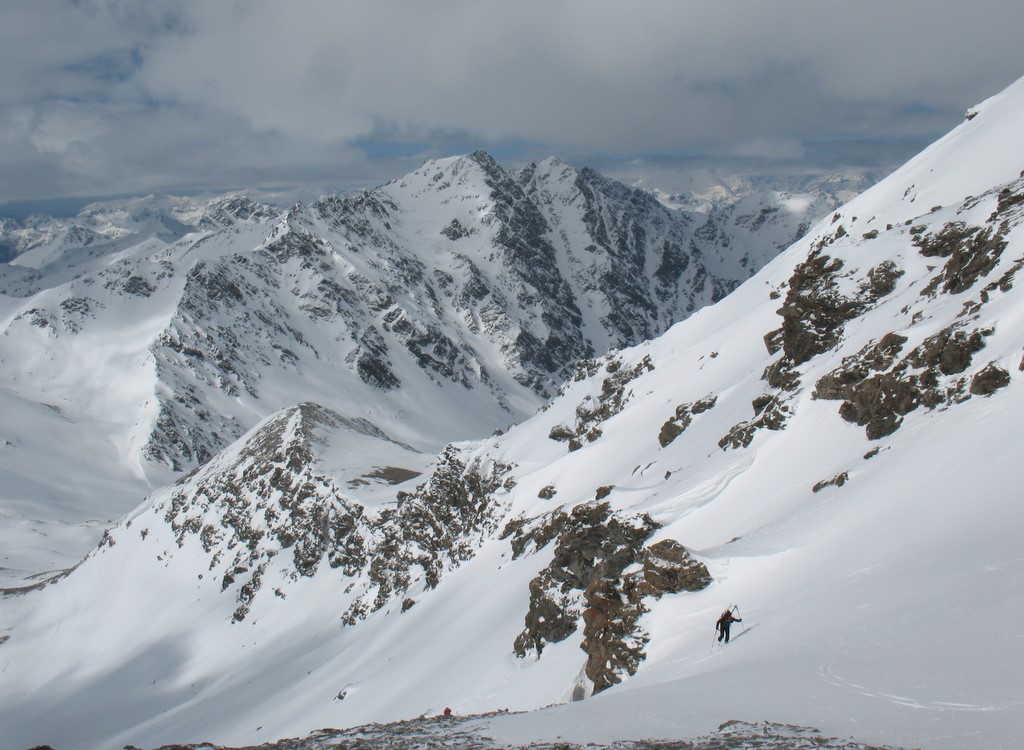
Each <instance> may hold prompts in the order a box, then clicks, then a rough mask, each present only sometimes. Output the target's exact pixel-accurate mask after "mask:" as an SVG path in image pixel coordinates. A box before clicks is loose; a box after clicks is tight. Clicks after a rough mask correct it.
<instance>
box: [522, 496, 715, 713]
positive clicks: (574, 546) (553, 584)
mask: <svg viewBox="0 0 1024 750" xmlns="http://www.w3.org/2000/svg"><path fill="white" fill-rule="evenodd" d="M657 528H658V526H657V524H656V523H655V522H654V521H652V520H651V519H650V517H648V516H647V515H639V516H637V515H627V514H623V513H618V512H615V511H612V510H611V508H610V506H609V504H608V503H606V502H605V503H602V502H598V501H592V502H590V503H586V504H583V505H578V506H576V507H575V508H573V509H572V510H571V511H565V510H562V509H559V510H556V511H553V512H552V513H548V514H545V515H543V516H539V517H537V518H533V519H515V520H513V521H510V522H509V523H508V524H507V525H506V527H505V530H504V532H503V534H502V538H506V539H509V540H510V543H511V545H512V551H513V559H517V558H519V557H521V556H522V555H524V554H535V553H537V552H538V551H540V550H541V549H544V548H546V547H547V546H548V545H550V544H551V543H552V542H553V543H554V550H553V554H552V559H551V562H550V563H549V564H548V565H547V567H545V568H544V570H542V571H541V573H540V574H539V575H538V576H537V577H536V578H534V579H533V580H532V581H531V582H530V606H529V610H528V611H527V613H526V617H525V627H524V629H523V631H522V632H521V633H520V634H519V636H518V637H517V638H516V641H515V644H514V649H515V652H516V654H517V655H518V656H520V657H524V656H526V655H527V653H530V652H534V653H536V654H537V655H538V656H540V655H541V653H542V652H543V650H544V646H545V644H548V643H558V642H560V641H563V640H565V639H566V638H568V637H569V636H571V635H572V634H573V633H575V632H577V630H578V628H579V623H580V619H581V618H582V621H583V642H582V644H581V648H582V649H583V650H584V651H585V652H586V653H587V663H586V666H585V673H586V675H587V678H588V679H589V680H590V681H591V683H592V684H593V686H594V688H593V690H594V692H595V693H598V692H600V691H602V690H605V689H607V688H609V687H611V686H612V685H615V684H617V683H619V682H621V681H622V678H623V676H625V675H632V674H635V672H636V670H637V669H638V667H639V665H640V663H641V662H642V661H643V659H644V658H645V653H644V646H645V645H646V644H647V642H648V640H649V639H648V636H647V634H646V633H645V632H644V631H643V629H642V628H640V627H639V624H638V621H639V619H640V617H641V615H643V614H644V613H645V612H647V611H649V610H648V607H647V605H646V604H645V600H647V599H648V598H652V597H653V598H660V597H661V596H663V595H664V594H667V593H679V592H681V591H698V590H700V589H702V588H705V587H707V586H708V585H709V584H710V583H711V576H710V575H709V574H708V571H707V568H706V567H705V566H704V564H703V563H700V562H698V561H696V560H694V559H693V558H692V557H691V556H690V554H689V552H687V550H686V549H685V548H684V547H683V546H682V545H681V544H679V543H678V542H676V541H674V540H671V539H666V540H663V541H661V542H658V543H657V544H654V545H651V546H649V547H648V546H645V545H646V542H647V540H648V539H649V538H650V536H651V535H652V534H653V533H654V532H655V531H656V530H657ZM634 567H636V568H638V569H637V570H630V571H629V572H627V569H630V568H634Z"/></svg>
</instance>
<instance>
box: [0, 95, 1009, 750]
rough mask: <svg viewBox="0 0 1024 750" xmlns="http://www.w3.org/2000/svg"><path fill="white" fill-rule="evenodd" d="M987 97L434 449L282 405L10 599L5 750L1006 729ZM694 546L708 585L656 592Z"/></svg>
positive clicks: (6, 604)
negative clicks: (652, 329)
mask: <svg viewBox="0 0 1024 750" xmlns="http://www.w3.org/2000/svg"><path fill="white" fill-rule="evenodd" d="M976 112H977V114H976V115H975V116H974V117H972V118H971V119H970V120H968V121H967V122H965V123H963V124H962V125H961V126H960V127H958V128H957V129H956V130H954V131H953V132H952V133H951V134H950V135H949V136H947V137H946V138H944V139H943V140H941V141H940V142H938V143H937V144H936V145H935V146H933V147H932V148H930V149H929V150H928V151H926V152H924V153H923V154H922V155H921V156H920V157H918V158H917V159H915V160H913V161H912V162H910V163H909V164H908V165H907V166H906V167H904V168H903V169H901V170H899V171H898V172H896V173H895V174H894V175H892V176H891V177H890V178H888V179H887V180H885V181H883V182H882V183H880V184H879V185H878V186H876V187H875V188H873V189H871V190H869V191H868V192H867V193H865V194H864V195H863V196H861V197H860V198H857V199H855V200H854V201H853V202H851V203H850V204H848V205H847V206H845V207H843V208H842V209H841V210H839V211H837V212H836V215H835V216H830V217H828V218H826V219H825V220H824V221H822V222H821V223H820V224H819V225H817V226H816V227H815V228H814V229H813V230H812V231H811V232H810V233H809V235H808V236H807V237H806V238H805V239H804V240H801V241H800V242H798V243H797V244H796V245H794V246H793V247H792V248H790V249H789V250H788V251H786V252H785V253H784V254H783V255H781V256H780V257H778V258H777V259H776V260H774V261H772V262H771V263H770V264H769V265H768V266H767V267H765V268H764V269H763V270H762V271H761V272H760V273H758V274H757V275H756V276H755V277H754V278H752V279H751V280H750V281H748V282H747V283H745V284H744V285H743V286H741V287H740V288H739V289H738V290H737V291H736V292H734V293H733V294H731V295H729V296H728V297H726V298H725V299H724V300H722V301H721V302H719V303H718V304H716V305H714V306H711V307H707V308H704V309H703V310H701V311H699V312H698V313H696V314H695V315H693V316H692V317H691V318H689V319H688V320H686V321H684V322H683V323H680V324H678V325H676V326H674V327H673V328H671V329H670V330H669V331H668V332H667V333H666V334H664V335H663V336H661V337H659V338H657V339H655V340H653V341H651V342H649V343H647V344H643V345H641V346H638V347H635V348H631V349H627V350H624V351H622V352H620V353H618V354H613V355H609V356H607V357H603V358H599V359H597V360H593V361H590V362H585V363H583V364H582V365H581V366H580V368H579V370H578V375H577V376H576V377H573V378H571V379H570V381H569V382H568V383H567V384H566V385H565V387H564V388H563V389H562V393H561V394H560V396H559V397H558V398H556V399H555V400H554V401H553V402H552V403H551V405H550V406H549V407H548V408H547V409H545V410H543V411H541V412H539V413H538V414H537V415H536V416H535V417H533V418H532V419H529V420H527V421H525V422H523V423H522V424H520V425H518V426H516V427H513V428H511V429H510V430H509V431H508V432H507V433H506V434H504V435H500V436H495V437H492V438H491V439H489V440H485V441H480V442H471V443H462V444H458V445H456V446H453V447H451V448H449V449H448V450H446V451H445V452H444V453H443V454H442V455H440V456H438V457H437V458H435V459H433V463H432V466H431V467H429V468H428V467H427V466H426V464H427V462H428V459H426V458H425V456H424V455H423V454H422V453H419V452H417V451H415V450H412V449H410V448H409V447H408V446H403V445H401V444H400V443H397V442H395V440H392V439H388V438H387V436H385V435H383V434H381V433H380V432H379V431H377V430H375V429H374V428H373V427H372V426H370V425H368V424H366V423H365V422H353V421H351V420H346V419H344V418H343V417H344V416H360V415H338V414H332V413H330V412H328V411H326V410H324V409H322V408H321V407H318V406H315V405H312V404H304V405H302V406H300V407H297V408H294V409H290V410H287V411H285V412H282V413H279V414H277V415H274V416H272V417H270V418H269V419H267V420H265V421H264V422H262V423H261V424H260V425H258V426H257V427H256V428H254V429H253V430H251V431H250V432H249V433H248V434H247V435H246V437H244V438H243V439H242V440H240V441H238V442H237V443H235V444H233V445H232V446H231V447H230V448H229V449H227V450H225V451H223V452H222V453H221V454H219V455H218V456H217V457H216V458H215V459H214V460H213V461H211V462H210V463H209V464H207V465H206V466H204V467H203V468H202V469H201V470H199V471H197V472H196V473H194V474H193V475H191V476H189V477H187V478H184V479H182V480H181V481H180V482H179V483H178V484H176V485H174V486H171V487H168V488H165V489H162V490H160V491H158V492H157V493H155V494H154V495H153V496H152V497H151V498H150V500H149V501H147V503H145V504H143V505H142V506H140V507H139V508H138V509H137V510H136V511H135V512H134V513H133V514H132V515H131V516H130V517H129V518H127V519H125V520H124V521H123V522H121V523H120V524H118V525H117V526H115V527H114V528H113V529H111V531H110V532H109V534H108V535H107V537H106V539H105V543H104V544H103V546H102V547H101V548H100V549H98V550H96V551H95V552H93V553H92V554H91V555H90V556H89V557H88V558H87V559H86V560H85V562H84V563H83V564H82V565H81V566H80V567H78V568H77V569H76V570H74V571H73V572H71V573H70V575H68V576H67V577H66V578H64V579H62V580H58V581H55V582H53V583H50V584H49V585H46V586H44V587H42V588H40V589H38V590H33V591H27V592H21V593H13V594H11V595H8V596H5V597H4V598H3V599H2V600H0V639H5V640H4V642H2V643H0V724H2V725H3V726H4V728H5V742H6V743H7V744H8V745H9V746H10V747H12V748H22V747H29V746H31V745H33V744H40V743H43V742H45V743H49V744H51V745H52V746H54V747H58V748H60V747H66V746H74V747H79V748H85V749H88V748H107V747H121V746H123V745H124V744H127V743H131V744H134V745H137V746H154V745H156V744H159V743H168V742H178V743H181V742H198V741H200V740H209V741H214V742H217V743H219V744H227V743H231V744H242V743H245V744H252V743H256V742H264V741H269V740H271V739H275V738H278V737H283V736H297V735H302V734H304V733H306V732H309V731H311V730H313V729H315V728H318V727H324V726H350V725H355V724H360V723H365V722H370V721H386V720H394V719H399V718H409V717H415V716H419V715H421V714H425V713H426V714H436V713H439V712H440V711H441V710H442V709H443V708H444V707H445V706H450V707H452V708H453V709H454V710H455V711H456V712H458V713H475V712H481V711H487V710H493V709H500V708H509V709H514V710H523V709H536V708H541V707H545V706H550V705H551V704H564V705H558V706H554V707H550V708H547V709H546V710H543V711H537V712H533V713H529V714H525V715H508V716H499V717H492V718H487V719H482V720H480V721H481V723H480V726H481V727H482V728H484V729H486V733H488V734H489V735H491V736H493V737H495V738H496V739H498V740H500V741H503V742H529V741H538V740H544V741H554V740H555V739H556V738H558V739H560V740H564V741H573V742H586V741H610V740H614V739H623V738H640V737H652V738H659V737H660V738H668V737H692V736H696V735H698V734H703V733H706V732H708V731H709V730H712V729H714V728H715V727H716V726H718V725H719V724H720V723H722V722H724V721H726V720H729V719H742V720H750V721H758V720H763V719H768V720H771V721H779V722H792V723H796V724H804V725H813V726H816V727H819V728H821V729H822V730H823V731H825V732H826V733H828V734H831V735H835V736H840V737H845V736H851V735H852V736H856V737H857V738H858V739H859V740H862V741H865V742H871V743H880V744H881V743H884V744H889V745H898V746H902V747H920V748H925V749H927V750H943V749H948V750H954V749H961V748H965V747H970V748H977V749H979V750H995V749H997V748H1010V747H1017V746H1019V744H1020V735H1021V729H1022V728H1024V683H1022V682H1021V680H1020V678H1019V674H1020V670H1021V667H1022V666H1024V665H1022V654H1024V651H1022V648H1021V646H1022V637H1024V636H1021V634H1020V633H1019V632H1018V629H1017V628H1016V626H1015V623H1016V622H1017V621H1019V620H1020V619H1021V618H1022V616H1024V588H1022V587H1021V581H1022V580H1024V554H1022V552H1021V544H1020V539H1019V535H1020V530H1021V529H1022V528H1024V506H1022V505H1021V503H1020V502H1019V500H1018V497H1017V496H1018V494H1019V493H1018V490H1017V484H1018V481H1017V480H1018V474H1019V472H1018V471H1017V469H1016V457H1015V456H1014V455H1013V448H1014V446H1015V445H1016V443H1017V440H1016V439H1015V438H1016V435H1017V433H1018V431H1019V425H1020V424H1021V423H1022V419H1024V399H1022V398H1021V393H1022V391H1021V388H1022V387H1024V386H1022V380H1021V365H1022V355H1024V320H1022V312H1021V311H1022V310H1024V298H1022V295H1024V289H1022V287H1021V286H1020V284H1019V282H1020V279H1019V278H1017V277H1016V275H1017V273H1018V271H1019V270H1020V268H1022V267H1024V229H1022V224H1024V177H1021V176H1020V175H1021V170H1022V169H1024V143H1022V142H1021V141H1020V139H1019V137H1018V135H1017V134H1019V133H1020V132H1024V80H1022V81H1020V82H1018V83H1017V84H1015V85H1014V86H1012V87H1011V88H1010V89H1008V90H1007V91H1005V92H1003V93H1002V94H1000V95H999V96H996V97H994V98H992V99H990V100H989V101H987V102H985V103H983V104H982V105H980V106H979V107H977V108H976ZM875 230H877V233H876V232H875ZM318 456H320V457H321V458H318ZM368 457H369V459H368ZM367 462H368V463H369V465H367ZM362 466H366V468H365V469H363V468H360V467H362ZM396 469H404V470H405V471H404V472H403V471H395V470H396ZM417 471H426V473H425V474H424V475H423V476H420V477H413V476H412V472H417ZM406 477H409V478H408V479H407V478H406ZM361 478H362V479H364V480H365V481H367V482H369V484H368V485H365V486H364V485H361V484H359V482H358V481H355V480H359V479H361ZM389 482H399V483H398V484H389ZM677 544H681V545H684V546H685V548H686V549H687V550H689V553H690V555H692V557H693V558H695V560H696V561H698V562H700V563H703V564H704V565H705V566H706V568H707V572H708V573H709V574H710V576H711V577H712V579H713V581H712V582H711V583H710V585H707V586H706V587H703V588H701V587H700V585H698V586H694V587H693V588H694V589H695V590H684V589H680V588H676V587H669V588H666V587H665V586H663V585H660V584H659V586H655V585H654V584H655V582H656V580H661V579H672V577H673V571H678V570H679V566H676V567H673V565H672V564H665V565H664V566H663V567H662V568H661V569H660V570H659V569H658V567H657V566H658V565H659V564H661V563H659V562H658V561H659V560H662V561H664V560H666V559H667V557H665V555H667V554H668V553H667V552H665V550H669V552H671V551H675V552H678V550H679V547H678V546H677ZM659 550H661V551H660V552H659ZM656 553H657V554H656ZM659 555H661V556H660V557H659ZM684 560H685V558H684ZM680 565H682V564H681V563H680ZM652 566H653V567H652ZM672 591H676V592H677V593H672ZM729 605H737V606H738V608H739V615H740V616H741V617H742V619H743V622H742V623H740V624H737V625H736V626H734V629H733V636H734V640H733V642H732V643H730V644H729V645H728V646H718V645H713V640H712V638H713V628H714V622H715V619H716V618H717V616H718V614H719V613H720V612H721V611H722V610H723V609H724V608H726V607H727V606H729ZM581 647H585V648H586V649H587V650H581ZM517 652H518V654H517ZM599 680H600V681H602V682H601V684H600V685H599V684H598V681H599ZM616 683H617V684H616ZM604 684H610V685H611V686H610V687H608V688H607V689H605V690H603V691H600V692H598V693H597V694H596V695H592V692H593V689H594V688H595V687H601V686H603V685H604ZM574 697H575V698H578V697H585V699H584V700H580V701H573V698H574Z"/></svg>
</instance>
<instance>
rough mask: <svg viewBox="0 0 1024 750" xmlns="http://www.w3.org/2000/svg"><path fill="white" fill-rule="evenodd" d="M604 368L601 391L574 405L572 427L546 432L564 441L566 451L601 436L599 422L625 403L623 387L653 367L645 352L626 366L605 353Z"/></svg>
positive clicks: (611, 415) (558, 426)
mask: <svg viewBox="0 0 1024 750" xmlns="http://www.w3.org/2000/svg"><path fill="white" fill-rule="evenodd" d="M604 369H605V372H607V373H608V376H607V377H606V378H605V379H604V380H603V381H602V382H601V392H600V393H599V394H598V395H597V396H587V397H586V398H585V399H584V400H583V402H582V403H581V404H580V405H579V406H577V407H576V424H575V425H574V426H572V427H568V426H566V425H557V426H556V427H554V428H552V430H551V432H550V433H549V435H548V437H550V438H551V439H552V440H568V442H569V450H570V451H575V450H579V449H580V448H582V447H583V446H584V445H585V444H586V443H592V442H594V441H595V440H597V439H598V438H600V437H601V435H602V434H603V431H602V429H601V428H600V426H599V425H600V424H601V423H602V422H605V421H606V420H608V419H611V418H612V417H614V416H615V415H616V414H618V413H619V412H620V411H622V410H623V409H624V408H625V406H626V404H627V403H628V401H629V398H630V395H631V392H627V390H626V387H627V386H628V385H629V384H630V383H632V382H633V381H634V380H636V379H637V378H638V377H640V376H641V375H643V374H644V373H645V372H650V371H652V370H654V364H653V363H652V362H651V358H650V356H649V355H648V356H645V357H644V358H643V360H641V361H640V362H638V363H637V364H636V365H634V366H633V367H629V368H627V367H626V366H625V363H624V362H623V360H622V359H621V358H618V357H615V356H613V355H612V354H609V355H608V356H607V357H606V360H605V365H604Z"/></svg>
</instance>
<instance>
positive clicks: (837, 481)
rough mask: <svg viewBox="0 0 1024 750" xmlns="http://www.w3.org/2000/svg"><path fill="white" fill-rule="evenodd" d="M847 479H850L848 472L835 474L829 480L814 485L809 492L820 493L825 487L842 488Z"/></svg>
mask: <svg viewBox="0 0 1024 750" xmlns="http://www.w3.org/2000/svg"><path fill="white" fill-rule="evenodd" d="M849 478H850V474H849V472H846V471H844V472H842V473H841V474H836V475H835V476H834V477H832V478H831V479H823V480H822V481H820V482H817V483H816V484H815V485H814V487H812V488H811V491H812V492H821V491H822V490H823V489H825V488H826V487H842V486H843V485H844V484H846V482H847V480H848V479H849Z"/></svg>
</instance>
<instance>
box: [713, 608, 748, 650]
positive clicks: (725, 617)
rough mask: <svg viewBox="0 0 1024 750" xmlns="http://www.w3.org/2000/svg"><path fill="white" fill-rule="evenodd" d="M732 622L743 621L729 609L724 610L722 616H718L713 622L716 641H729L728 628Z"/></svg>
mask: <svg viewBox="0 0 1024 750" xmlns="http://www.w3.org/2000/svg"><path fill="white" fill-rule="evenodd" d="M734 622H743V620H741V619H740V618H739V617H736V616H735V615H734V614H733V613H732V610H731V609H727V610H725V612H723V613H722V616H721V617H719V618H718V622H716V623H715V632H716V633H718V642H719V643H721V642H722V639H723V638H724V639H725V642H726V643H728V642H729V628H730V627H732V624H733V623H734Z"/></svg>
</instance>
